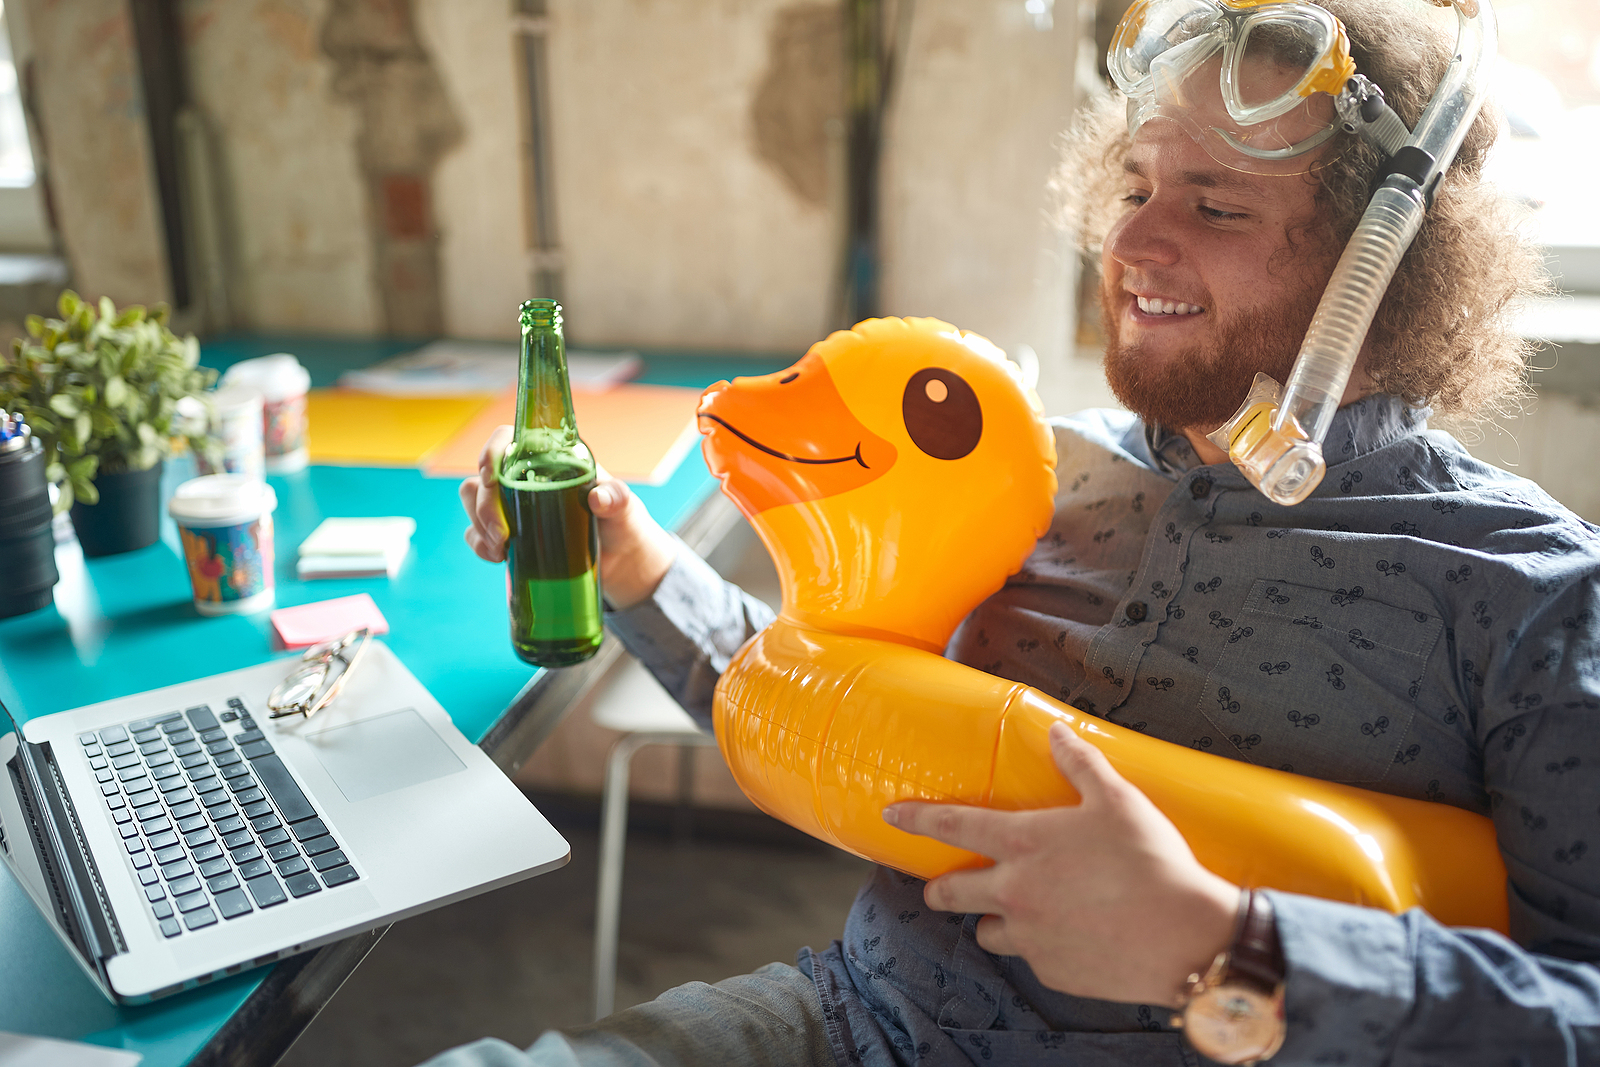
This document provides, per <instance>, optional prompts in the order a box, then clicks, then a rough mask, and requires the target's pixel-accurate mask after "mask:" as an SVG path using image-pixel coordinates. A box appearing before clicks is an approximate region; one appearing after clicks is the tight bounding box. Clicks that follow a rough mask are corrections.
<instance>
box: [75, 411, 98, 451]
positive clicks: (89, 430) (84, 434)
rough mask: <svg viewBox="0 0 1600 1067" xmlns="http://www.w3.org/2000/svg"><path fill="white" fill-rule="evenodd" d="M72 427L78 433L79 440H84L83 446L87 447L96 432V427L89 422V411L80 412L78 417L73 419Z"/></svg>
mask: <svg viewBox="0 0 1600 1067" xmlns="http://www.w3.org/2000/svg"><path fill="white" fill-rule="evenodd" d="M72 428H73V429H74V430H76V431H77V433H78V440H79V441H81V442H82V446H81V447H83V448H85V449H87V448H88V447H89V442H90V441H91V440H93V433H94V427H93V426H92V425H91V424H90V422H89V413H88V412H87V411H80V412H78V417H77V418H75V419H73V420H72Z"/></svg>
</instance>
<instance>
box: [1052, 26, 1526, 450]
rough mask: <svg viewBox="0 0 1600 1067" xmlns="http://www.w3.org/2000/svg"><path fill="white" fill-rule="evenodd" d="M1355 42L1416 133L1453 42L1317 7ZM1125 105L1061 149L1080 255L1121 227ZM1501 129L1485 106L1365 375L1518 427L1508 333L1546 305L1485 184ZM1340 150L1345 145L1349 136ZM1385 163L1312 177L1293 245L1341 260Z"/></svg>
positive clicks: (1521, 380) (1078, 129)
mask: <svg viewBox="0 0 1600 1067" xmlns="http://www.w3.org/2000/svg"><path fill="white" fill-rule="evenodd" d="M1318 2H1319V5H1320V6H1322V7H1324V8H1326V9H1327V10H1328V11H1329V12H1331V13H1332V14H1334V15H1335V16H1337V17H1338V18H1339V19H1340V20H1341V21H1342V22H1343V23H1344V24H1345V27H1346V29H1347V30H1348V31H1349V36H1350V42H1351V55H1352V57H1353V58H1354V59H1355V62H1356V69H1357V70H1358V71H1360V72H1361V73H1363V74H1365V75H1366V76H1367V77H1368V78H1370V79H1371V80H1372V81H1373V82H1374V83H1376V84H1377V85H1378V86H1380V87H1381V88H1382V89H1383V92H1384V96H1385V98H1386V99H1387V100H1388V102H1389V106H1390V107H1392V108H1394V110H1395V111H1396V113H1398V114H1399V116H1400V118H1401V119H1402V120H1403V121H1404V122H1405V123H1406V125H1407V127H1414V126H1415V125H1416V122H1417V120H1418V119H1419V118H1420V117H1421V115H1422V111H1423V109H1424V108H1425V107H1426V106H1427V103H1428V101H1429V100H1430V99H1431V98H1432V96H1433V91H1434V88H1435V87H1436V86H1437V85H1438V83H1439V79H1440V77H1442V76H1443V74H1444V70H1445V67H1446V66H1447V64H1448V63H1449V60H1450V56H1451V54H1452V52H1453V50H1454V43H1455V42H1454V37H1453V34H1447V33H1446V31H1445V30H1444V29H1443V27H1441V26H1440V25H1439V24H1438V23H1437V22H1435V21H1433V20H1418V19H1416V18H1415V10H1414V9H1413V10H1412V11H1411V13H1410V14H1409V15H1408V12H1407V8H1408V7H1409V6H1410V5H1405V4H1397V3H1395V2H1394V0H1318ZM1125 106H1126V101H1125V99H1124V98H1123V97H1122V96H1121V94H1119V93H1116V92H1114V91H1113V92H1107V93H1101V94H1098V95H1097V96H1096V98H1095V99H1093V100H1091V101H1090V102H1089V104H1087V105H1086V106H1085V107H1084V108H1083V109H1082V110H1081V111H1080V112H1079V115H1078V117H1077V119H1076V120H1075V121H1074V123H1073V125H1072V127H1071V128H1070V129H1069V130H1068V131H1067V132H1066V134H1065V135H1064V136H1063V142H1062V162H1061V164H1060V166H1059V167H1058V169H1057V171H1056V174H1055V176H1054V178H1053V179H1052V182H1051V187H1052V190H1053V192H1054V194H1055V196H1056V199H1057V203H1058V204H1059V205H1060V206H1061V212H1060V221H1061V223H1062V224H1063V225H1064V226H1067V227H1069V228H1071V229H1074V230H1076V232H1077V233H1078V236H1079V240H1080V242H1081V244H1082V247H1083V248H1084V250H1085V251H1094V252H1097V251H1098V250H1099V247H1100V244H1101V243H1102V242H1103V241H1104V239H1105V235H1106V233H1107V231H1108V230H1109V229H1110V227H1111V225H1112V223H1113V222H1114V221H1115V220H1116V218H1117V216H1118V214H1119V213H1120V204H1119V202H1118V201H1119V198H1120V196H1121V194H1122V191H1123V189H1122V186H1123V174H1122V161H1123V159H1124V158H1125V157H1126V155H1127V152H1128V150H1129V148H1130V147H1131V138H1130V137H1129V135H1128V129H1127V123H1126V118H1125ZM1498 130H1499V117H1498V114H1497V112H1496V111H1495V109H1494V108H1493V107H1492V106H1486V107H1485V108H1484V109H1483V111H1482V112H1480V113H1479V115H1478V117H1477V119H1476V120H1475V121H1474V122H1473V124H1472V127H1471V128H1470V130H1469V131H1468V133H1467V136H1466V139H1465V141H1464V142H1463V143H1462V146H1461V150H1460V152H1459V154H1458V155H1457V156H1456V159H1455V162H1454V163H1453V164H1452V165H1451V167H1450V169H1449V170H1448V171H1446V173H1445V176H1444V178H1443V179H1442V180H1441V182H1440V184H1439V188H1438V192H1437V196H1436V198H1435V201H1434V203H1433V205H1432V206H1431V207H1430V208H1429V210H1428V213H1427V216H1426V218H1425V220H1424V222H1423V224H1422V229H1421V231H1420V232H1419V233H1418V235H1417V238H1416V240H1415V241H1414V242H1412V245H1411V248H1410V250H1409V251H1407V252H1406V254H1405V257H1404V258H1403V259H1402V260H1401V263H1400V267H1399V269H1398V270H1397V271H1396V272H1395V276H1394V279H1393V281H1391V282H1390V284H1389V289H1388V292H1387V293H1386V295H1385V296H1384V299H1383V303H1382V304H1381V305H1380V306H1379V308H1378V313H1377V316H1376V317H1375V318H1374V320H1373V323H1372V327H1371V329H1370V330H1369V332H1368V335H1367V336H1368V346H1369V358H1368V362H1367V364H1366V370H1367V373H1368V374H1369V375H1370V376H1371V378H1372V380H1373V382H1374V384H1375V385H1376V386H1377V387H1378V389H1380V390H1381V391H1383V392H1386V393H1392V394H1394V395H1396V396H1399V397H1402V398H1403V399H1405V400H1406V401H1408V402H1409V403H1411V404H1414V405H1417V406H1423V405H1428V406H1431V407H1432V408H1433V409H1434V411H1435V412H1436V413H1437V414H1439V415H1441V416H1446V417H1448V418H1450V419H1451V420H1453V421H1454V422H1456V423H1457V424H1468V425H1470V424H1471V423H1473V422H1475V421H1477V420H1480V419H1482V418H1484V417H1486V416H1488V415H1491V414H1511V413H1513V412H1514V411H1515V410H1516V409H1518V408H1519V407H1520V405H1521V401H1522V400H1523V398H1524V397H1525V396H1526V395H1527V391H1528V387H1527V384H1526V383H1527V369H1526V368H1527V357H1528V356H1529V354H1530V353H1531V351H1532V350H1533V348H1534V347H1535V346H1534V344H1533V343H1532V342H1530V341H1527V340H1525V339H1523V338H1522V337H1520V336H1519V335H1518V334H1517V333H1516V331H1515V330H1514V329H1513V324H1512V321H1511V314H1512V312H1513V310H1514V307H1515V303H1516V302H1517V301H1519V300H1521V299H1525V298H1527V297H1530V296H1536V295H1541V294H1544V293H1547V292H1549V291H1550V282H1549V279H1548V275H1547V273H1546V271H1545V269H1544V266H1543V262H1542V259H1541V257H1540V254H1539V252H1538V250H1537V248H1536V247H1535V246H1534V245H1533V244H1532V242H1530V241H1529V240H1528V239H1527V238H1526V237H1524V236H1523V235H1522V234H1521V233H1519V232H1518V230H1517V222H1518V219H1519V216H1520V214H1521V211H1522V209H1521V208H1520V207H1519V206H1518V205H1517V204H1516V202H1515V201H1513V200H1512V199H1511V198H1510V197H1509V196H1507V195H1506V194H1505V193H1504V192H1502V191H1501V190H1499V189H1498V188H1496V187H1495V186H1494V185H1492V184H1490V183H1488V182H1485V181H1484V180H1483V164H1484V159H1485V157H1486V156H1487V155H1488V152H1489V149H1490V147H1491V146H1492V145H1493V144H1494V141H1495V137H1496V136H1497V134H1498ZM1341 136H1346V135H1341ZM1381 162H1382V160H1381V157H1380V156H1379V154H1378V152H1377V151H1376V150H1375V149H1373V148H1372V147H1370V146H1369V145H1367V144H1366V143H1365V142H1360V141H1354V140H1353V139H1352V143H1351V144H1349V145H1348V147H1347V149H1346V150H1345V151H1344V152H1343V153H1341V154H1339V155H1338V156H1337V157H1335V158H1334V159H1332V160H1331V161H1330V162H1329V163H1327V164H1326V165H1325V166H1323V167H1321V168H1319V169H1318V170H1317V171H1315V172H1314V175H1313V176H1312V179H1311V180H1314V181H1316V182H1317V186H1318V187H1317V191H1316V204H1317V207H1318V210H1319V217H1318V218H1317V219H1315V220H1310V221H1309V222H1308V224H1307V225H1306V226H1304V227H1301V228H1300V230H1299V232H1297V233H1293V234H1291V235H1290V244H1291V247H1292V246H1293V245H1297V244H1300V243H1301V242H1303V241H1307V240H1314V241H1316V242H1317V244H1318V245H1319V246H1321V247H1324V248H1342V247H1343V246H1344V244H1345V242H1346V241H1348V240H1349V238H1350V235H1351V234H1352V233H1353V232H1354V231H1355V227H1356V224H1357V223H1358V222H1359V221H1360V219H1361V214H1362V212H1363V211H1364V210H1365V208H1366V204H1367V199H1368V197H1369V196H1370V195H1371V192H1372V188H1373V185H1374V183H1375V181H1376V180H1377V179H1378V178H1379V177H1380V174H1379V167H1380V165H1381Z"/></svg>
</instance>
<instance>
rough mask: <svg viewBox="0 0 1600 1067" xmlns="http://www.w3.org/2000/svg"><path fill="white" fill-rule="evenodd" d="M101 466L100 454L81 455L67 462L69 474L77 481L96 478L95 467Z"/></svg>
mask: <svg viewBox="0 0 1600 1067" xmlns="http://www.w3.org/2000/svg"><path fill="white" fill-rule="evenodd" d="M99 466H100V457H99V456H94V455H90V456H79V457H78V458H77V459H75V460H73V461H72V462H71V463H69V464H67V468H66V469H67V474H68V475H69V476H70V477H71V478H72V479H73V480H75V481H89V480H91V479H93V478H94V475H95V468H96V467H99Z"/></svg>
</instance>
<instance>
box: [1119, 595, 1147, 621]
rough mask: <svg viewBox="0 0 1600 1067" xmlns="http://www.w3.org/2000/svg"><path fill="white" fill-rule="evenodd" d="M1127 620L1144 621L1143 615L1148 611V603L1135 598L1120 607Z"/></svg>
mask: <svg viewBox="0 0 1600 1067" xmlns="http://www.w3.org/2000/svg"><path fill="white" fill-rule="evenodd" d="M1122 613H1123V614H1124V615H1126V616H1127V617H1128V621H1129V622H1144V617H1145V616H1146V615H1148V614H1149V613H1150V605H1148V604H1146V603H1145V602H1144V601H1142V600H1135V601H1133V602H1132V603H1130V604H1129V605H1128V606H1127V607H1125V608H1123V609H1122Z"/></svg>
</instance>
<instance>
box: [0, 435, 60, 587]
mask: <svg viewBox="0 0 1600 1067" xmlns="http://www.w3.org/2000/svg"><path fill="white" fill-rule="evenodd" d="M0 427H8V428H15V429H17V430H18V431H20V432H16V433H11V434H9V435H5V436H0V618H8V617H10V616H12V615H22V614H26V613H27V612H30V611H38V610H39V609H40V608H42V607H44V606H46V605H47V604H49V603H50V600H51V597H52V595H53V593H52V590H53V588H54V586H55V584H56V581H57V580H58V578H59V577H60V576H59V575H58V574H57V572H56V556H55V549H56V544H55V538H54V537H53V536H52V535H51V532H50V489H49V486H48V485H46V483H45V478H44V448H43V447H42V446H41V445H40V444H39V439H38V438H37V437H33V436H31V435H30V434H28V433H27V426H26V425H25V424H22V423H21V421H20V417H18V418H14V419H12V420H11V421H10V422H9V423H8V422H7V419H6V415H5V412H3V411H0Z"/></svg>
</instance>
